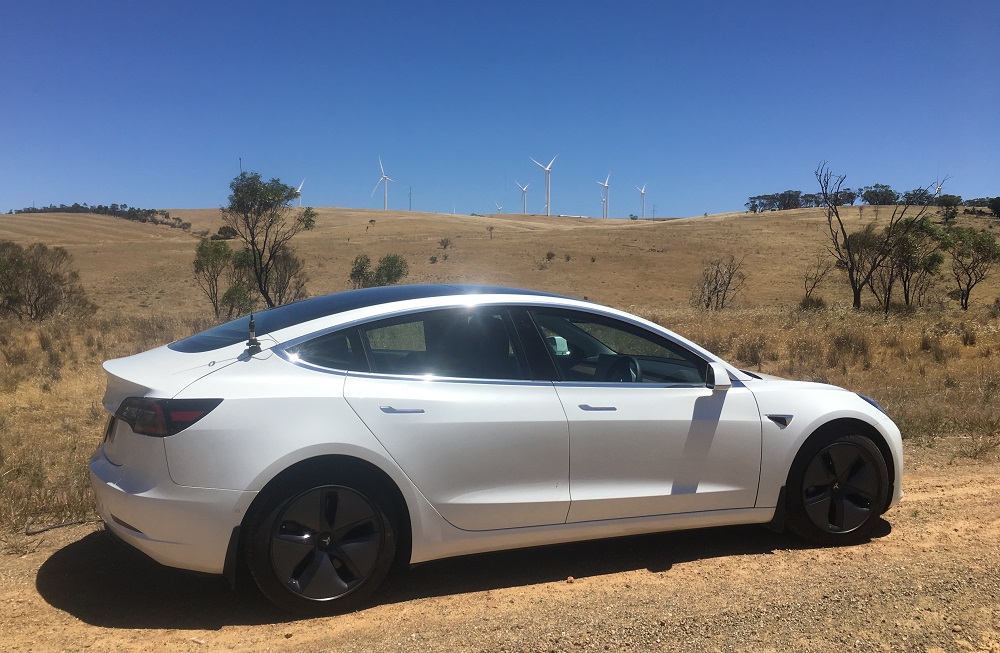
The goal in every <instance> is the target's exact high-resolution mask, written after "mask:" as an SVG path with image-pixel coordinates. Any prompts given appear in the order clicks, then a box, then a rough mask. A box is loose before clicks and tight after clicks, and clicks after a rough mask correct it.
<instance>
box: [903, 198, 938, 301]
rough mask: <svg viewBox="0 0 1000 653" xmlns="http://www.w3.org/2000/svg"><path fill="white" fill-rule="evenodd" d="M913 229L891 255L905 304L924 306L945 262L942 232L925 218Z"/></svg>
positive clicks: (905, 235)
mask: <svg viewBox="0 0 1000 653" xmlns="http://www.w3.org/2000/svg"><path fill="white" fill-rule="evenodd" d="M913 226H914V228H912V229H909V230H907V233H906V234H904V235H903V236H901V237H900V238H899V240H898V241H897V242H896V247H895V248H894V249H893V252H892V259H893V262H894V264H895V266H896V269H897V271H898V276H899V282H900V285H901V286H902V289H903V303H904V304H906V305H907V306H913V305H917V306H919V305H921V304H923V302H924V298H925V296H926V294H927V291H928V290H929V289H930V286H931V283H932V281H933V279H934V277H935V276H937V274H938V271H939V270H940V269H941V264H942V263H944V255H943V254H942V253H941V238H942V236H943V234H942V233H941V230H940V229H939V228H938V227H936V226H935V225H934V224H933V223H932V222H931V221H930V220H929V219H927V217H926V216H925V217H923V218H921V219H920V220H919V221H918V222H917V224H915V225H913Z"/></svg>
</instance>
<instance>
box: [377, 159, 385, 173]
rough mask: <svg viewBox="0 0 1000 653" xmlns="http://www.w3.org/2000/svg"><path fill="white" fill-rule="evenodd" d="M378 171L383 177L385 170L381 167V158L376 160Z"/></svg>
mask: <svg viewBox="0 0 1000 653" xmlns="http://www.w3.org/2000/svg"><path fill="white" fill-rule="evenodd" d="M378 169H379V170H381V171H382V176H383V177H385V168H383V167H382V157H379V158H378Z"/></svg>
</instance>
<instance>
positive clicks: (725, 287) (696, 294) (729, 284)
mask: <svg viewBox="0 0 1000 653" xmlns="http://www.w3.org/2000/svg"><path fill="white" fill-rule="evenodd" d="M741 267H743V259H740V260H739V261H737V260H736V258H735V257H734V256H733V255H732V254H730V255H729V256H725V257H722V258H717V259H713V260H711V261H707V262H706V263H705V266H704V267H703V268H702V270H701V278H700V279H699V280H698V282H697V283H696V284H695V286H694V288H692V290H691V305H692V306H694V307H695V308H703V309H705V310H709V311H713V310H714V311H720V310H722V309H724V308H725V307H726V305H727V304H732V302H733V300H734V299H735V298H736V296H737V295H738V294H739V293H740V290H742V289H743V284H744V283H745V282H746V278H747V275H746V274H744V273H743V272H742V271H740V268H741Z"/></svg>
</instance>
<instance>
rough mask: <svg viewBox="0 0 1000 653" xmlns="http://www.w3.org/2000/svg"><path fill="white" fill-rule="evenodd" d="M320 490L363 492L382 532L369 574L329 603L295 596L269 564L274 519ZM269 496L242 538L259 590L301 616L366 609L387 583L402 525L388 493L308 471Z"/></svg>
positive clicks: (347, 477) (360, 481) (354, 478)
mask: <svg viewBox="0 0 1000 653" xmlns="http://www.w3.org/2000/svg"><path fill="white" fill-rule="evenodd" d="M319 487H343V488H346V489H349V490H352V491H354V492H357V493H358V494H360V495H361V496H362V497H364V498H365V499H366V500H367V501H368V502H369V503H370V504H371V505H372V506H373V507H374V508H375V513H376V515H377V516H378V518H379V520H380V521H381V531H382V542H381V549H380V551H379V555H378V558H377V560H376V563H375V568H374V569H373V570H372V572H371V574H369V575H368V577H367V578H366V579H365V580H364V581H363V582H361V583H360V584H359V585H358V586H357V587H355V588H354V589H353V590H351V591H350V592H348V593H347V594H344V595H343V596H340V597H337V598H334V599H328V600H315V599H309V598H305V597H303V596H301V595H299V594H297V593H295V592H293V591H292V590H290V589H289V588H287V587H286V586H285V584H284V582H283V581H282V580H281V579H279V578H278V577H277V576H276V575H275V573H274V570H273V567H272V563H271V537H272V534H273V532H274V528H275V522H276V520H277V519H278V517H279V516H280V515H281V514H282V512H283V511H284V509H285V507H286V506H288V505H289V504H290V503H291V502H292V501H294V500H295V499H297V498H298V497H299V496H301V495H302V494H303V493H305V492H309V491H310V490H313V489H316V488H319ZM266 493H267V494H266V495H265V496H264V497H262V500H261V501H260V502H259V504H258V505H257V506H255V509H254V510H253V512H252V514H251V515H250V516H249V519H248V520H247V522H246V527H247V528H246V538H245V539H244V551H245V559H246V562H247V566H248V568H249V571H250V575H251V577H252V578H253V579H254V582H255V583H256V584H257V587H258V588H259V589H260V591H261V592H262V593H263V594H264V595H265V596H266V597H267V598H268V599H269V600H270V601H271V602H272V603H274V604H275V605H277V606H278V607H279V608H281V609H282V610H285V611H287V612H291V613H293V614H297V615H305V616H322V615H330V614H339V613H343V612H349V611H352V610H356V609H358V608H359V607H362V606H363V605H364V603H365V601H366V600H367V599H368V598H369V597H370V596H371V594H372V593H373V592H374V591H375V590H376V589H378V587H379V585H380V584H381V583H382V581H383V580H385V577H386V576H387V575H388V573H389V570H390V568H391V567H392V564H393V560H394V558H395V554H396V533H397V532H398V528H397V523H398V522H397V520H396V517H395V513H394V511H393V510H392V503H391V501H389V500H388V497H387V496H386V493H385V492H384V491H383V490H382V489H381V488H380V487H379V486H378V485H377V484H374V483H372V482H370V481H368V480H367V479H365V478H363V477H360V476H358V475H356V474H350V473H343V474H342V473H337V474H332V473H331V474H322V473H309V474H305V475H302V476H299V477H296V478H294V479H292V480H290V481H286V482H282V483H279V484H278V485H277V486H275V487H273V488H268V489H267V490H266Z"/></svg>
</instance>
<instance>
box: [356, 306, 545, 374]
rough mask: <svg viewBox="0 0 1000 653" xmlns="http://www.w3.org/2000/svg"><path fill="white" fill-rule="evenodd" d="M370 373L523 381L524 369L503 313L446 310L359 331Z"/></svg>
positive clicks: (419, 314) (386, 321)
mask: <svg viewBox="0 0 1000 653" xmlns="http://www.w3.org/2000/svg"><path fill="white" fill-rule="evenodd" d="M360 330H361V333H362V337H363V341H364V344H365V347H366V348H367V351H368V355H369V360H370V361H371V370H372V371H373V372H381V373H384V374H406V375H425V374H432V375H434V376H444V377H455V378H468V379H523V378H525V373H524V370H525V366H524V364H523V357H522V356H521V355H520V353H519V351H518V349H517V347H516V346H515V341H514V339H513V338H512V334H513V328H512V325H511V323H510V318H509V317H508V316H507V314H506V311H504V310H502V309H465V308H462V309H445V310H438V311H428V312H425V313H418V314H415V315H408V316H406V317H404V318H396V319H392V320H383V321H381V322H376V323H374V324H370V325H366V326H362V327H360Z"/></svg>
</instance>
